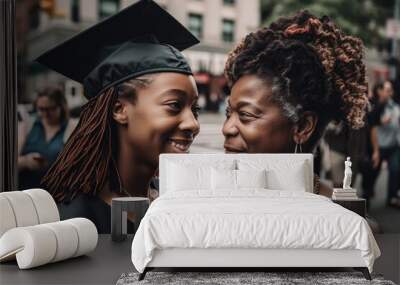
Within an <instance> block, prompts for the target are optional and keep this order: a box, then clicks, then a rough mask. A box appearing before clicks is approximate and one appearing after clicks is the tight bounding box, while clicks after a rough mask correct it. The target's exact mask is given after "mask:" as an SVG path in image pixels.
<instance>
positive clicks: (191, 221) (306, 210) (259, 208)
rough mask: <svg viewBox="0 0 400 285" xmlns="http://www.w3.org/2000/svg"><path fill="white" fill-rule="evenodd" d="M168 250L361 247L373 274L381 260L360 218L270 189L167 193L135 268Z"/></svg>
mask: <svg viewBox="0 0 400 285" xmlns="http://www.w3.org/2000/svg"><path fill="white" fill-rule="evenodd" d="M210 194H211V193H210ZM165 248H274V249H280V248H286V249H287V248H289V249H294V248H301V249H358V250H360V251H361V256H362V258H363V259H364V260H365V264H366V266H367V267H368V269H369V271H370V272H372V267H373V263H374V261H375V259H376V258H377V257H379V256H380V250H379V248H378V246H377V244H376V241H375V239H374V237H373V235H372V232H371V229H370V228H369V226H368V223H367V221H366V220H365V219H363V218H362V217H360V216H359V215H357V214H355V213H353V212H351V211H349V210H347V209H345V208H343V207H341V206H339V205H337V204H335V203H333V202H332V201H331V200H330V199H328V198H326V197H323V196H320V195H315V194H311V193H307V192H299V191H297V192H296V191H277V190H265V189H249V190H240V191H234V192H228V191H227V192H226V193H223V192H222V193H219V195H218V197H216V196H215V193H214V194H212V195H207V193H204V192H203V193H201V194H199V193H198V191H183V192H172V193H166V194H164V195H162V196H161V197H159V198H158V199H156V200H155V201H154V202H153V203H152V204H151V206H150V208H149V210H148V211H147V213H146V215H145V217H144V218H143V220H142V221H141V223H140V226H139V228H138V230H137V232H136V235H135V237H134V240H133V243H132V262H133V264H134V266H135V268H136V269H137V270H138V271H139V272H143V270H144V268H145V267H146V265H147V264H148V263H149V262H150V261H151V260H152V257H153V252H154V250H155V249H165Z"/></svg>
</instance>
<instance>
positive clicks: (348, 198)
mask: <svg viewBox="0 0 400 285" xmlns="http://www.w3.org/2000/svg"><path fill="white" fill-rule="evenodd" d="M344 165H345V169H344V179H343V188H333V194H332V201H333V202H334V203H336V204H339V205H341V206H342V207H344V208H346V209H349V210H350V211H353V212H355V213H357V214H359V215H360V216H361V217H364V218H365V213H366V201H365V199H360V198H358V197H357V190H356V189H354V188H351V176H352V171H351V161H350V157H347V159H346V161H345V162H344Z"/></svg>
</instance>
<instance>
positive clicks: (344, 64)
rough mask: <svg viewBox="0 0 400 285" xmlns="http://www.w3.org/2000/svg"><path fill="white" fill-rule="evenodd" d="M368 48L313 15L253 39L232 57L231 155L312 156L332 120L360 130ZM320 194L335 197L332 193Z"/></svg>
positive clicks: (227, 127)
mask: <svg viewBox="0 0 400 285" xmlns="http://www.w3.org/2000/svg"><path fill="white" fill-rule="evenodd" d="M362 57H363V46H362V42H361V40H359V39H358V38H355V37H352V36H349V35H346V34H344V33H343V31H341V30H340V29H339V28H338V27H337V26H336V25H335V23H334V22H333V21H332V20H331V19H330V18H328V17H326V16H325V17H322V18H321V19H319V18H317V17H315V16H313V15H312V14H310V13H309V12H307V11H300V12H298V13H297V14H295V15H294V16H292V17H282V18H280V19H278V20H277V21H275V22H273V23H272V24H271V25H270V27H268V28H262V29H259V30H258V31H256V32H254V33H250V34H249V35H247V36H246V38H245V39H244V40H243V41H242V42H241V43H239V44H238V45H237V46H236V48H234V50H233V51H232V52H231V53H230V55H229V58H228V61H227V63H226V68H225V74H226V76H227V78H228V81H229V84H230V86H231V94H230V98H229V100H228V108H227V112H226V115H227V118H226V121H225V123H224V126H223V130H222V131H223V134H224V136H225V144H224V147H225V150H226V151H227V152H249V153H291V152H292V153H293V152H312V151H313V150H314V148H315V146H316V145H317V143H318V141H319V140H320V138H321V137H322V135H323V133H324V130H325V127H326V126H327V124H328V123H329V122H330V121H331V120H337V121H340V120H343V121H345V122H346V123H347V124H349V125H350V126H351V127H352V128H360V127H361V126H362V125H363V122H364V115H365V112H366V108H367V106H368V98H367V83H366V78H365V65H364V63H363V59H362ZM318 182H319V180H318V179H316V183H315V185H316V189H315V192H317V193H320V194H323V195H326V196H330V195H331V189H329V188H327V187H323V186H321V187H319V186H318V185H319V183H318Z"/></svg>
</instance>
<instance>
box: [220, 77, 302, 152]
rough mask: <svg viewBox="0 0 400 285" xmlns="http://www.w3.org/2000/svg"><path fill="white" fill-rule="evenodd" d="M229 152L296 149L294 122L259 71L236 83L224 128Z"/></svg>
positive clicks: (225, 145) (226, 146)
mask: <svg viewBox="0 0 400 285" xmlns="http://www.w3.org/2000/svg"><path fill="white" fill-rule="evenodd" d="M222 133H223V134H224V136H225V143H224V148H225V151H226V152H228V153H231V152H245V153H288V152H293V149H294V143H293V124H292V123H291V122H290V121H289V120H288V119H287V118H286V117H285V116H284V115H283V114H282V110H281V108H280V106H279V105H278V104H276V103H275V102H274V101H273V100H272V90H271V87H270V86H269V84H267V83H266V82H265V81H262V80H261V79H260V78H259V77H257V76H256V75H245V76H243V77H241V78H240V79H239V80H238V81H237V82H236V83H235V84H234V85H233V87H232V90H231V95H230V96H229V99H228V107H227V110H226V120H225V123H224V126H223V129H222Z"/></svg>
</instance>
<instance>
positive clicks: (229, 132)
mask: <svg viewBox="0 0 400 285" xmlns="http://www.w3.org/2000/svg"><path fill="white" fill-rule="evenodd" d="M238 133H239V130H238V128H237V127H236V124H235V119H234V118H233V115H231V116H230V117H229V118H226V120H225V122H224V125H223V126H222V134H223V135H224V136H225V137H233V136H236V135H237V134H238Z"/></svg>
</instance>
